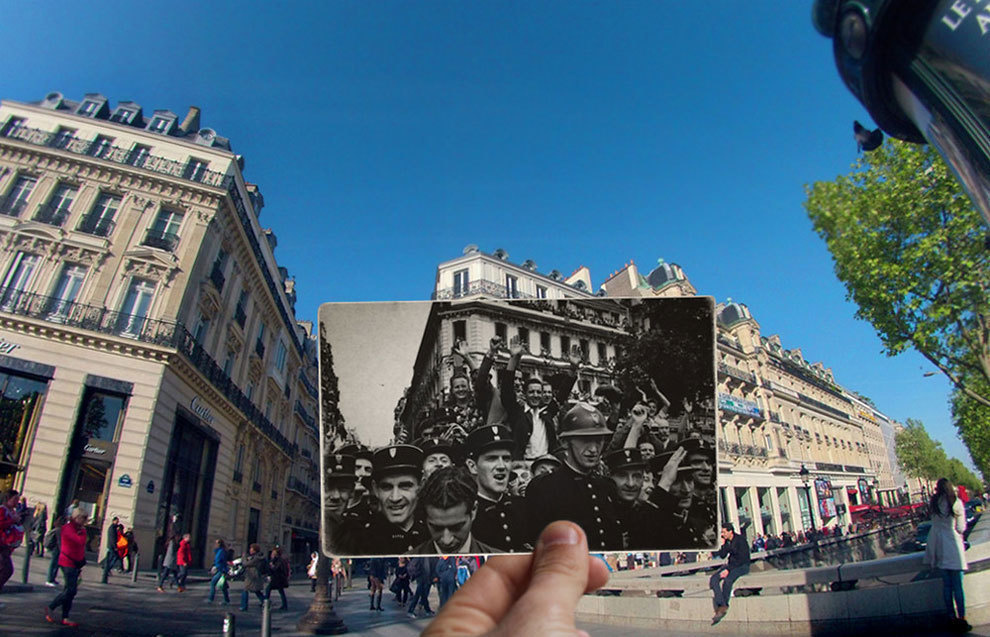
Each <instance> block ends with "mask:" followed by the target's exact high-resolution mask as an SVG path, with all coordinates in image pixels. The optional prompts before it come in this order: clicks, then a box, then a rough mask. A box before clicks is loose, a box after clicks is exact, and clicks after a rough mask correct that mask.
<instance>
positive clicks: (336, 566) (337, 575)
mask: <svg viewBox="0 0 990 637" xmlns="http://www.w3.org/2000/svg"><path fill="white" fill-rule="evenodd" d="M330 571H331V574H332V575H333V590H334V593H333V594H334V599H335V600H338V599H340V594H341V592H343V591H342V589H343V588H344V584H345V582H346V581H347V573H346V570H345V568H344V564H343V562H341V561H340V559H339V558H336V557H335V558H333V564H332V565H331V566H330Z"/></svg>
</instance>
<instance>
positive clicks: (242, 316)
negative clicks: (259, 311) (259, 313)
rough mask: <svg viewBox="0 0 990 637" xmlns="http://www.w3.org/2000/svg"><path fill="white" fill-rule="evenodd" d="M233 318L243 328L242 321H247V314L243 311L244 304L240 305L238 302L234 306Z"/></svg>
mask: <svg viewBox="0 0 990 637" xmlns="http://www.w3.org/2000/svg"><path fill="white" fill-rule="evenodd" d="M234 320H235V321H236V322H237V324H238V325H240V326H241V329H242V330H243V329H244V323H246V322H247V314H246V313H245V312H244V306H243V305H241V304H240V303H238V304H237V307H236V308H234Z"/></svg>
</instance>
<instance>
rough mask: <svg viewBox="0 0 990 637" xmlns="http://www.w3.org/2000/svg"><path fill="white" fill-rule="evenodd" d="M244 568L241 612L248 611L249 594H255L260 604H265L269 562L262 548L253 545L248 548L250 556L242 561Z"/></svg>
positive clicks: (246, 556)
mask: <svg viewBox="0 0 990 637" xmlns="http://www.w3.org/2000/svg"><path fill="white" fill-rule="evenodd" d="M241 565H242V566H243V567H244V590H242V591H241V610H243V611H246V610H247V609H248V599H249V598H250V595H249V593H254V594H255V596H256V597H257V598H258V602H259V603H261V604H264V603H265V594H264V592H263V591H264V588H265V575H266V574H267V573H268V560H266V559H265V554H264V553H262V552H261V547H260V546H258V545H257V544H252V545H251V546H249V547H248V554H247V555H245V556H244V558H243V559H242V560H241Z"/></svg>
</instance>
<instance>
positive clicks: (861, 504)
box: [434, 245, 908, 540]
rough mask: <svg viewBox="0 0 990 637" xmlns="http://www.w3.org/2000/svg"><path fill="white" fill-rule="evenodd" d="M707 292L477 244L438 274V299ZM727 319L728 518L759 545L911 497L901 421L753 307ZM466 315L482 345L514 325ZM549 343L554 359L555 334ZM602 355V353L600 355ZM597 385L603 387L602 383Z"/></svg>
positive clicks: (723, 460) (680, 282)
mask: <svg viewBox="0 0 990 637" xmlns="http://www.w3.org/2000/svg"><path fill="white" fill-rule="evenodd" d="M696 294H698V291H697V290H696V289H695V287H694V286H693V285H692V284H691V282H690V280H689V279H688V277H687V275H686V274H685V273H684V271H683V269H682V268H680V267H679V266H678V265H676V264H674V263H667V262H664V261H663V260H660V261H659V263H658V265H657V266H656V267H655V268H654V269H653V270H651V271H650V272H649V273H648V274H645V275H644V274H641V273H640V272H639V270H638V268H637V266H636V265H635V263H633V262H632V261H630V262H629V263H627V264H625V265H624V266H623V267H622V268H620V269H619V270H617V271H615V272H613V273H611V274H610V275H609V277H608V278H607V279H606V280H605V281H604V283H603V284H602V285H601V286H600V287H599V289H598V290H594V289H593V288H592V284H591V278H590V273H589V272H588V270H587V268H584V267H581V268H579V269H578V270H577V271H576V272H575V274H573V275H571V276H570V277H562V276H560V275H559V273H557V272H556V271H553V272H551V273H550V274H546V275H544V274H541V273H540V272H539V271H538V270H537V268H536V266H535V264H534V263H533V262H532V261H525V262H523V264H522V265H515V264H513V263H511V262H509V261H508V255H507V253H506V252H505V251H504V250H496V251H495V252H493V253H491V254H488V253H484V252H482V251H480V250H479V249H478V248H477V247H476V246H473V245H472V246H468V248H466V249H465V251H464V254H462V255H461V256H460V257H457V258H455V259H451V260H449V261H445V262H443V263H441V264H440V265H439V266H438V268H437V275H436V287H435V290H434V298H437V299H441V298H465V297H486V296H487V297H492V298H537V299H538V298H574V299H589V301H588V302H592V303H593V299H594V297H595V296H607V297H643V298H650V297H657V296H661V297H668V296H691V295H696ZM576 302H577V303H579V302H582V301H576ZM716 312H717V336H716V345H717V348H716V361H715V362H716V365H717V370H718V378H717V381H718V386H717V390H716V397H717V403H718V405H717V406H718V419H717V424H716V423H715V417H714V413H715V412H714V409H713V410H712V418H711V421H712V424H713V426H714V427H715V428H716V429H717V439H718V450H719V454H718V457H719V462H718V464H719V476H718V484H719V495H720V497H719V507H720V513H721V517H722V519H724V520H729V521H731V522H732V523H734V524H736V525H737V527H738V525H740V524H741V523H742V524H743V525H744V526H745V527H746V533H747V535H748V536H749V538H750V540H752V539H753V538H754V537H755V536H756V534H772V535H779V534H780V533H782V532H784V531H788V532H791V533H797V532H798V531H801V530H807V529H810V528H822V527H823V526H835V525H845V524H848V523H850V522H852V521H854V520H855V519H857V518H856V514H857V512H859V511H861V510H863V509H864V508H866V507H868V506H870V505H876V504H877V503H880V504H883V505H884V506H892V505H896V504H899V503H901V502H902V501H903V500H904V499H905V498H906V497H907V495H908V494H907V491H906V488H905V486H904V481H903V477H902V476H900V475H899V474H898V473H895V466H894V465H895V460H894V456H893V450H892V444H893V435H892V433H891V427H892V426H894V425H893V424H892V421H891V420H890V419H889V418H887V417H886V416H885V415H884V414H883V413H882V412H881V411H880V410H879V409H877V408H876V407H875V406H873V405H872V404H871V403H870V402H869V400H868V399H866V398H864V397H862V396H860V395H858V394H856V393H855V392H853V391H851V390H850V389H848V388H845V387H843V386H841V385H840V384H839V383H838V382H837V380H836V379H835V377H834V375H833V373H832V371H831V370H830V369H828V368H826V367H825V365H824V364H823V363H820V362H814V363H812V362H809V361H807V360H806V359H805V358H804V356H803V355H802V352H801V350H800V348H798V347H793V346H792V347H791V348H790V349H788V348H785V347H784V345H783V343H782V342H781V339H780V337H779V336H777V335H770V336H764V335H763V334H762V333H761V330H760V325H759V323H757V321H756V320H755V319H754V318H753V316H752V315H751V313H750V311H749V309H748V308H747V307H746V306H745V305H744V304H741V303H737V302H733V301H732V300H731V299H729V300H726V301H725V302H722V303H719V304H718V306H717V310H716ZM467 316H468V317H470V316H473V317H474V318H473V320H469V319H468V318H465V319H462V320H464V326H463V327H462V328H460V329H461V330H462V331H463V333H464V336H465V337H466V338H467V340H468V342H469V343H471V344H472V348H475V347H477V348H480V347H484V346H485V343H486V339H487V337H489V336H490V335H492V334H495V333H496V330H504V329H506V328H504V327H501V326H499V323H500V322H504V321H499V320H498V319H497V318H495V317H491V316H484V315H482V314H480V313H477V312H475V313H474V314H473V315H471V314H468V315H467ZM506 324H507V323H506ZM469 326H470V327H469ZM453 337H454V333H453V332H452V333H451V338H453ZM529 338H530V341H529V342H530V349H531V351H540V349H541V346H540V343H539V342H538V336H537V335H535V334H530V335H529ZM550 343H551V353H554V350H552V348H553V343H554V340H553V338H552V337H551V339H550ZM447 345H448V344H447V343H443V344H441V345H440V348H441V349H442V348H443V347H444V346H447ZM534 348H535V349H534ZM438 351H439V350H438ZM606 354H607V352H606ZM595 356H596V351H595V347H594V346H592V347H591V348H590V351H589V358H590V359H591V360H592V361H593V360H595ZM438 380H440V379H438ZM587 382H589V383H590V384H591V385H592V386H593V385H594V382H595V380H594V378H589V379H588V380H587ZM696 416H697V413H693V412H687V411H686V410H685V409H683V408H682V407H681V406H679V405H677V404H674V405H671V407H670V411H669V414H667V417H668V420H669V421H670V423H671V428H672V430H673V431H674V432H675V434H678V433H681V432H683V431H684V427H685V423H686V422H687V420H688V418H689V417H696Z"/></svg>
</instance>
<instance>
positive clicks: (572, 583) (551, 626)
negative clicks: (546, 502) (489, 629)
mask: <svg viewBox="0 0 990 637" xmlns="http://www.w3.org/2000/svg"><path fill="white" fill-rule="evenodd" d="M588 569H589V566H588V541H587V538H586V537H585V534H584V531H582V530H581V527H579V526H578V525H576V524H574V523H572V522H564V521H561V522H554V523H553V524H550V525H549V526H547V528H545V529H544V530H543V533H541V534H540V539H539V541H538V542H537V544H536V551H535V552H534V557H533V566H532V569H531V571H530V581H529V586H528V587H527V589H526V592H525V593H524V594H523V596H522V597H520V598H519V601H518V602H516V604H515V605H514V606H513V607H512V610H511V611H510V612H509V614H508V615H507V616H506V618H505V621H503V622H502V626H501V628H502V629H503V630H504V631H505V634H507V635H541V637H551V636H555V635H576V634H579V631H578V630H577V629H576V628H575V627H574V613H575V611H576V610H577V603H578V600H579V599H581V596H582V595H584V593H585V590H587V588H588Z"/></svg>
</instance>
